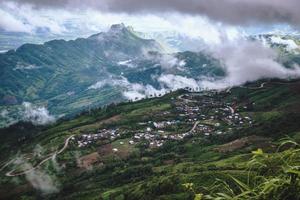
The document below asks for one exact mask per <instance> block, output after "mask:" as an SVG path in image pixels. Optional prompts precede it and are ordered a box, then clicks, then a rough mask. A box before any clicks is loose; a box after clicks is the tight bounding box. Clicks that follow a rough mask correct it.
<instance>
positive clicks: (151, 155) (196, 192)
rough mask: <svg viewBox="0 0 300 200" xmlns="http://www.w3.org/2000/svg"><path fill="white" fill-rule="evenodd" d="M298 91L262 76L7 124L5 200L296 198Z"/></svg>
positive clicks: (0, 189)
mask: <svg viewBox="0 0 300 200" xmlns="http://www.w3.org/2000/svg"><path fill="white" fill-rule="evenodd" d="M263 83H264V84H263ZM299 98H300V81H298V80H297V81H290V82H287V81H281V80H266V81H259V82H255V83H249V84H247V85H245V86H243V87H236V88H232V89H231V90H230V91H223V92H217V91H207V92H201V93H190V92H187V91H184V90H179V91H176V92H173V93H170V94H167V95H165V96H162V97H159V98H153V99H146V100H141V101H137V102H131V103H120V104H117V105H116V104H111V105H109V106H106V107H103V108H101V109H94V110H91V111H90V112H87V113H82V114H80V115H78V116H77V117H75V118H73V119H71V120H68V121H59V122H57V123H56V124H54V125H51V126H47V127H36V126H33V125H31V124H28V123H19V124H16V125H14V126H11V127H9V128H6V129H1V133H0V137H1V138H0V139H1V141H3V142H1V145H0V150H1V154H0V160H1V163H0V176H1V178H0V199H118V200H122V199H149V200H150V199H172V200H173V199H195V200H196V199H197V200H199V199H266V200H267V199H293V200H295V199H300V196H299V194H300V191H299V184H300V181H299V164H300V163H299V162H300V160H299V155H300V154H299V145H298V143H299V142H300V135H299V133H300V124H299V123H298V122H299V119H300V106H299V101H298V100H299ZM41 177H42V178H41Z"/></svg>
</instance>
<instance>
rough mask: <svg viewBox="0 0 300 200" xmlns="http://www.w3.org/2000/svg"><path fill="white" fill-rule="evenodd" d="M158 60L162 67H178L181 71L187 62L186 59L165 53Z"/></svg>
mask: <svg viewBox="0 0 300 200" xmlns="http://www.w3.org/2000/svg"><path fill="white" fill-rule="evenodd" d="M158 62H159V63H160V65H161V67H162V69H166V70H168V69H173V68H176V69H178V70H180V71H183V70H184V68H183V67H184V66H185V64H186V62H185V61H184V60H179V59H178V58H176V57H175V56H174V55H172V54H163V55H161V56H160V57H159V58H158Z"/></svg>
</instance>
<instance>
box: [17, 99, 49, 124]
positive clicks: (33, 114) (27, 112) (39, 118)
mask: <svg viewBox="0 0 300 200" xmlns="http://www.w3.org/2000/svg"><path fill="white" fill-rule="evenodd" d="M22 105H23V107H24V111H23V118H24V120H25V121H30V122H32V123H33V124H35V125H45V124H49V123H53V122H55V117H53V116H51V115H50V114H49V111H48V110H47V109H46V108H45V107H40V106H34V105H32V104H31V103H29V102H24V103H23V104H22Z"/></svg>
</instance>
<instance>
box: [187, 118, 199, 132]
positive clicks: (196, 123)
mask: <svg viewBox="0 0 300 200" xmlns="http://www.w3.org/2000/svg"><path fill="white" fill-rule="evenodd" d="M199 123H200V122H199V121H196V122H195V123H194V126H193V128H192V129H191V130H189V131H188V132H186V133H184V134H188V133H190V132H193V131H194V130H195V129H196V128H197V125H198V124H199Z"/></svg>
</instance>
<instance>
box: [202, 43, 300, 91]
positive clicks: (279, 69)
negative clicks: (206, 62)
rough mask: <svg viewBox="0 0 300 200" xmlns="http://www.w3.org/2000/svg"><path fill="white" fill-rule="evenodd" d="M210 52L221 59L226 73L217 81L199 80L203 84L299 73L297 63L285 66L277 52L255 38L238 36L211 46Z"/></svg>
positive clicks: (231, 83)
mask: <svg viewBox="0 0 300 200" xmlns="http://www.w3.org/2000/svg"><path fill="white" fill-rule="evenodd" d="M213 55H214V57H216V58H217V59H220V60H221V62H222V64H223V68H224V71H225V72H226V77H225V78H224V79H222V80H219V81H202V83H201V85H202V87H204V88H210V89H220V88H226V87H232V86H237V85H242V84H244V83H246V82H251V81H256V80H259V79H263V78H282V79H288V78H296V77H299V76H300V68H299V66H298V65H296V64H295V65H294V67H293V68H286V67H284V66H283V65H282V64H280V63H279V62H278V61H277V58H278V54H277V52H276V51H275V50H274V49H271V48H269V47H267V46H265V45H263V44H262V43H261V42H258V41H249V40H239V41H236V42H233V43H232V42H231V43H228V44H225V45H222V46H218V47H217V48H215V49H214V50H213Z"/></svg>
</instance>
